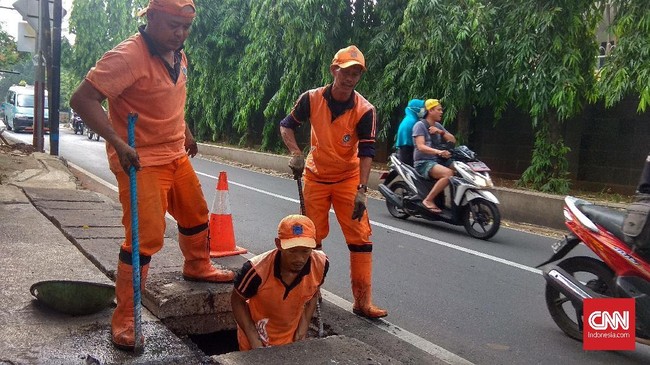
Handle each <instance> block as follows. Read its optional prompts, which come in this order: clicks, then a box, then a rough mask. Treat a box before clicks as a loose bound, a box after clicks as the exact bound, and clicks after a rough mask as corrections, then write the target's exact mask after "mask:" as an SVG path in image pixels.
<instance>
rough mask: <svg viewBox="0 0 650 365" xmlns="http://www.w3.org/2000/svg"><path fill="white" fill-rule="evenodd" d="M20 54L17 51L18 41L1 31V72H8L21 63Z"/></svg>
mask: <svg viewBox="0 0 650 365" xmlns="http://www.w3.org/2000/svg"><path fill="white" fill-rule="evenodd" d="M19 59H20V53H19V52H18V50H17V49H16V40H15V39H14V37H12V36H10V35H9V34H8V33H7V32H5V31H4V30H2V29H0V70H7V69H8V68H10V67H12V66H13V65H15V64H16V63H18V62H19Z"/></svg>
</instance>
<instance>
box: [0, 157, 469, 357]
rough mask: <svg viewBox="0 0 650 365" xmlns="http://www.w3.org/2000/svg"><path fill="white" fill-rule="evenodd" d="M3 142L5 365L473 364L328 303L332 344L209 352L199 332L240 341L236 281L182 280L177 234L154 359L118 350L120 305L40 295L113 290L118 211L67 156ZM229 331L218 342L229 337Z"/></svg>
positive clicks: (150, 305)
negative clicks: (82, 288) (113, 327)
mask: <svg viewBox="0 0 650 365" xmlns="http://www.w3.org/2000/svg"><path fill="white" fill-rule="evenodd" d="M0 147H3V148H0V222H1V224H0V250H2V252H4V254H3V255H2V256H0V263H1V265H0V277H2V278H3V279H2V291H1V292H0V293H1V294H0V308H1V309H0V338H1V339H2V341H0V363H12V364H151V363H157V364H250V363H265V364H304V363H315V364H331V363H345V364H444V363H464V364H467V363H468V362H466V361H464V360H463V359H462V358H460V357H456V356H453V354H449V353H446V352H444V351H440V350H441V349H439V348H437V347H435V346H431V347H432V349H427V350H426V351H425V350H423V349H421V348H417V347H415V346H413V345H412V344H410V343H408V342H406V341H404V340H401V339H399V338H398V337H395V336H394V335H392V334H391V333H390V331H391V330H392V331H395V328H394V327H393V328H380V327H381V323H384V322H377V323H372V322H371V321H368V320H365V319H362V318H359V317H358V316H355V315H353V314H352V313H351V312H350V311H349V310H346V309H344V308H341V306H340V305H335V304H333V303H330V302H328V301H324V302H323V305H322V307H323V308H322V311H323V317H324V318H326V319H327V320H326V321H325V330H326V335H327V337H325V338H323V339H316V338H312V339H309V340H306V341H302V342H299V343H295V344H292V345H289V346H281V347H273V348H267V349H259V350H254V351H249V352H236V351H235V352H229V353H225V354H222V355H218V356H208V355H207V354H206V353H205V352H203V351H202V350H201V349H200V348H199V345H197V344H196V343H194V342H192V341H191V340H192V336H195V335H207V334H214V333H225V334H230V336H232V330H233V329H234V328H235V323H234V320H233V318H232V314H231V309H230V302H229V296H230V292H231V290H232V284H208V283H194V282H187V281H185V280H183V279H182V277H181V265H182V255H181V253H180V250H179V248H178V244H177V242H176V241H175V237H166V238H165V244H164V248H163V250H162V251H161V252H159V253H158V254H156V255H155V256H154V257H153V260H152V263H151V268H150V274H149V279H148V280H147V284H146V289H145V291H144V292H143V305H144V307H145V308H144V309H143V316H142V319H143V327H142V328H143V333H144V334H145V336H146V345H145V349H144V353H142V354H140V355H135V354H131V353H126V352H123V351H119V350H116V349H114V348H113V346H112V344H111V342H110V324H109V323H110V317H111V314H112V310H113V308H111V307H109V308H106V309H104V310H102V311H100V312H98V313H95V314H92V315H84V316H70V315H66V314H62V313H59V312H56V311H55V310H52V309H50V308H48V307H46V306H45V305H43V304H42V303H41V302H39V301H38V300H36V299H35V298H34V297H32V295H31V294H30V290H29V289H30V286H31V285H32V284H33V283H36V282H39V281H44V280H81V281H89V282H97V283H106V284H110V283H112V279H113V278H114V272H115V269H116V264H117V255H118V251H119V245H120V243H121V241H122V239H123V235H124V231H123V229H122V226H121V223H120V220H121V208H120V206H119V204H117V203H116V202H114V201H112V200H111V199H110V198H108V197H107V196H106V195H103V194H100V193H97V192H94V191H89V190H83V189H80V188H79V187H78V184H77V181H76V179H75V177H74V176H73V175H72V173H71V172H70V170H69V169H68V167H67V166H66V165H65V162H64V161H63V160H61V159H59V158H56V157H53V156H49V155H47V154H43V153H33V154H26V153H22V152H21V151H20V149H17V150H12V149H9V148H4V147H6V146H0ZM244 260H245V258H243V257H241V256H236V257H230V258H226V259H219V260H215V263H216V264H219V265H221V266H225V267H229V268H232V269H235V268H239V267H241V265H242V263H243V262H244ZM378 323H379V324H380V325H379V326H378V325H377V324H378ZM312 327H313V326H312ZM384 327H386V326H384ZM310 333H312V336H313V333H315V329H314V328H312V330H311V331H310ZM224 336H226V335H222V336H219V335H215V336H214V337H213V338H211V339H210V340H209V341H213V342H215V341H224V342H225V337H224ZM231 350H234V349H231ZM450 355H452V356H450Z"/></svg>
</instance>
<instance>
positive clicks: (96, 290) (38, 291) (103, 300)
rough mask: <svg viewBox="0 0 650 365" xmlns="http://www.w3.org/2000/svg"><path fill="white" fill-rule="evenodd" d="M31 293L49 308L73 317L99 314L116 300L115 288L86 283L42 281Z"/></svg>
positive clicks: (107, 285) (33, 287)
mask: <svg viewBox="0 0 650 365" xmlns="http://www.w3.org/2000/svg"><path fill="white" fill-rule="evenodd" d="M29 291H30V292H31V293H32V295H33V296H34V297H35V298H36V299H38V300H39V301H41V302H42V303H43V304H45V305H47V306H48V307H50V308H52V309H54V310H57V311H59V312H63V313H67V314H71V315H85V314H92V313H96V312H99V311H101V310H102V309H104V308H107V307H109V306H110V305H111V304H112V303H113V300H114V299H115V286H113V285H109V284H100V283H91V282H86V281H71V280H48V281H40V282H38V283H35V284H33V285H32V286H31V288H29Z"/></svg>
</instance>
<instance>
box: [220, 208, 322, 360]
mask: <svg viewBox="0 0 650 365" xmlns="http://www.w3.org/2000/svg"><path fill="white" fill-rule="evenodd" d="M275 246H276V248H275V249H273V250H271V251H267V252H265V253H263V254H261V255H258V256H255V257H253V258H252V259H250V260H249V261H247V262H246V263H245V264H244V266H243V267H242V269H241V271H240V272H239V273H238V274H237V277H236V278H235V290H233V292H232V296H231V299H230V302H231V304H232V312H233V315H234V316H235V320H236V321H237V340H238V342H239V349H240V350H242V351H244V350H250V349H254V348H258V347H267V346H276V345H285V344H289V343H292V342H295V341H300V340H302V339H304V338H306V337H307V329H308V328H309V323H310V321H311V318H312V316H313V315H314V310H315V309H316V301H317V300H318V290H319V288H320V286H321V285H322V284H323V282H324V281H325V275H326V274H327V270H328V268H329V262H328V261H327V257H326V256H325V254H324V253H323V251H320V250H314V248H315V247H316V228H315V227H314V223H313V222H312V221H311V220H310V219H309V218H307V217H305V216H304V215H298V214H294V215H289V216H287V217H285V218H284V219H282V221H280V224H279V225H278V237H277V238H276V239H275Z"/></svg>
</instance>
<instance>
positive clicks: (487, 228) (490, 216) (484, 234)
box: [463, 199, 501, 240]
mask: <svg viewBox="0 0 650 365" xmlns="http://www.w3.org/2000/svg"><path fill="white" fill-rule="evenodd" d="M463 222H464V225H465V230H466V231H467V233H469V235H470V236H472V237H474V238H478V239H482V240H487V239H490V238H492V237H493V236H494V235H495V234H497V231H498V230H499V227H500V226H501V213H499V208H497V206H496V204H494V203H492V202H491V201H487V200H485V199H474V200H470V201H469V202H468V203H467V208H466V209H465V213H464V216H463Z"/></svg>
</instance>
